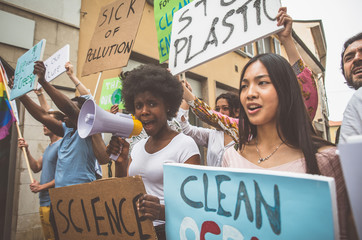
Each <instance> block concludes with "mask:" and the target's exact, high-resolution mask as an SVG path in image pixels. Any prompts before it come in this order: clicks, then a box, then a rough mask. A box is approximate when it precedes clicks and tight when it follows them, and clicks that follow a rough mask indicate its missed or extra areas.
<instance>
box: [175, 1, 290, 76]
mask: <svg viewBox="0 0 362 240" xmlns="http://www.w3.org/2000/svg"><path fill="white" fill-rule="evenodd" d="M280 7H281V4H280V0H240V1H236V0H231V1H225V0H220V1H216V0H215V1H206V0H198V1H196V0H195V1H193V2H192V3H190V4H188V5H187V6H185V7H183V8H181V9H180V10H179V11H177V12H176V13H175V14H174V15H173V22H172V33H171V44H170V54H169V68H170V70H171V72H172V74H174V75H175V74H179V73H181V72H184V71H186V70H188V69H190V68H193V67H195V66H197V65H199V64H202V63H204V62H206V61H209V60H211V59H214V58H216V57H218V56H220V55H222V54H225V53H228V52H230V51H233V50H235V49H237V48H240V47H241V46H243V45H246V44H248V43H250V42H253V41H256V40H258V39H261V38H264V37H266V36H269V35H271V34H274V33H276V32H278V31H280V30H281V29H283V27H278V26H277V21H276V15H277V13H278V10H279V8H280Z"/></svg>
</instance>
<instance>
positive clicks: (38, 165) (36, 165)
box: [18, 138, 43, 173]
mask: <svg viewBox="0 0 362 240" xmlns="http://www.w3.org/2000/svg"><path fill="white" fill-rule="evenodd" d="M18 147H19V148H23V147H24V148H25V152H26V155H27V156H28V159H29V166H30V168H31V170H32V171H33V172H34V173H37V172H40V171H41V169H42V168H43V157H40V158H39V160H36V159H35V158H34V157H33V156H32V155H31V153H30V151H29V145H28V143H27V142H26V141H25V139H24V138H19V139H18Z"/></svg>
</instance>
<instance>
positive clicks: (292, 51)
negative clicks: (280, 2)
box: [277, 7, 301, 65]
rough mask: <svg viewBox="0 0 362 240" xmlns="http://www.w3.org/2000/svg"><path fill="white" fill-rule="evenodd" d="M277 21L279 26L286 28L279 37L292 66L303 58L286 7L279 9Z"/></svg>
mask: <svg viewBox="0 0 362 240" xmlns="http://www.w3.org/2000/svg"><path fill="white" fill-rule="evenodd" d="M277 21H278V22H277V26H284V30H283V31H281V32H279V33H278V34H277V35H278V37H279V40H280V42H281V44H282V45H283V46H284V48H285V51H286V53H287V55H288V59H289V63H290V65H293V64H294V63H296V62H297V61H298V60H299V59H301V57H300V55H299V52H298V50H297V48H296V46H295V44H294V41H293V38H292V31H293V29H292V27H293V19H292V18H291V17H290V16H289V15H288V14H287V8H286V7H281V8H279V12H278V15H277Z"/></svg>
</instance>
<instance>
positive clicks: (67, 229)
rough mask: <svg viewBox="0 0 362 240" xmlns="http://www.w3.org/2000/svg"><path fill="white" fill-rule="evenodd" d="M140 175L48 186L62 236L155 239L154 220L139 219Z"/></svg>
mask: <svg viewBox="0 0 362 240" xmlns="http://www.w3.org/2000/svg"><path fill="white" fill-rule="evenodd" d="M144 193H146V191H145V188H144V185H143V182H142V179H141V177H124V178H109V179H103V180H97V181H94V182H91V183H83V184H78V185H73V186H67V187H60V188H52V189H50V190H49V194H50V199H51V204H52V209H53V212H54V217H55V222H56V225H57V229H58V234H59V237H60V239H61V240H62V239H64V240H78V239H90V240H102V239H135V240H136V239H137V240H139V239H156V234H155V232H154V228H153V224H152V221H151V220H144V219H142V220H141V219H140V217H139V215H138V210H137V200H138V199H139V197H140V196H142V195H143V194H144Z"/></svg>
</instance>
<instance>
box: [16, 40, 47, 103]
mask: <svg viewBox="0 0 362 240" xmlns="http://www.w3.org/2000/svg"><path fill="white" fill-rule="evenodd" d="M45 43H46V40H45V39H42V40H41V41H40V42H38V43H37V44H36V45H35V46H34V47H32V48H31V49H29V50H28V51H27V52H26V53H24V54H23V55H22V56H21V57H19V58H18V61H17V63H16V68H15V73H14V86H13V89H11V92H10V100H13V99H15V98H18V97H20V96H22V95H24V94H26V93H28V92H30V91H33V90H34V89H35V88H36V86H37V84H38V76H37V75H34V74H33V71H34V62H35V61H39V60H41V59H42V58H43V54H44V49H45Z"/></svg>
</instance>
